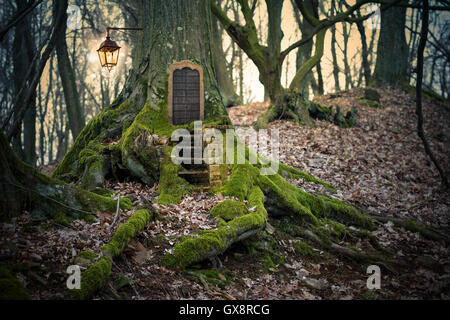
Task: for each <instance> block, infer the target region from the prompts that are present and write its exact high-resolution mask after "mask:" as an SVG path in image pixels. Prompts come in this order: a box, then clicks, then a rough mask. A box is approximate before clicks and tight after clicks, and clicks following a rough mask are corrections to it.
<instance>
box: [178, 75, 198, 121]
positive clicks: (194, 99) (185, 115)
mask: <svg viewBox="0 0 450 320" xmlns="http://www.w3.org/2000/svg"><path fill="white" fill-rule="evenodd" d="M172 81H173V86H172V90H173V92H172V99H173V101H172V104H173V110H172V112H173V114H172V122H173V124H185V123H189V122H191V121H195V120H200V119H201V117H200V74H199V72H198V71H197V70H192V69H190V68H188V67H186V68H183V69H177V70H174V71H173V79H172Z"/></svg>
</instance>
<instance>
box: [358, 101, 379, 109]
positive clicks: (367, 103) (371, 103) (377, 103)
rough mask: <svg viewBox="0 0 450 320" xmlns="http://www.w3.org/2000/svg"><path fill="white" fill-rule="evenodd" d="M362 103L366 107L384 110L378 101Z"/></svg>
mask: <svg viewBox="0 0 450 320" xmlns="http://www.w3.org/2000/svg"><path fill="white" fill-rule="evenodd" d="M363 102H364V103H365V104H366V105H367V106H368V107H371V108H384V106H383V105H382V104H381V103H379V102H378V101H372V100H364V101H363Z"/></svg>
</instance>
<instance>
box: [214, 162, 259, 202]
mask: <svg viewBox="0 0 450 320" xmlns="http://www.w3.org/2000/svg"><path fill="white" fill-rule="evenodd" d="M231 167H232V173H231V177H230V181H228V182H227V183H226V184H225V186H224V187H223V188H222V193H223V194H224V195H227V196H232V197H236V198H238V199H241V200H245V199H246V197H247V194H248V192H249V189H250V187H251V186H252V184H253V176H254V175H255V174H256V172H255V170H256V171H257V169H256V168H255V167H253V166H251V165H249V164H235V165H232V166H231Z"/></svg>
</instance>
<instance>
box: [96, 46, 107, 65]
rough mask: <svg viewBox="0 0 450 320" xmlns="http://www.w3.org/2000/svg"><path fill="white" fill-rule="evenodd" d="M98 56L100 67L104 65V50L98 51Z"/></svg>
mask: <svg viewBox="0 0 450 320" xmlns="http://www.w3.org/2000/svg"><path fill="white" fill-rule="evenodd" d="M98 57H99V59H100V64H101V65H102V67H104V66H105V65H106V56H105V52H104V51H101V50H100V51H98Z"/></svg>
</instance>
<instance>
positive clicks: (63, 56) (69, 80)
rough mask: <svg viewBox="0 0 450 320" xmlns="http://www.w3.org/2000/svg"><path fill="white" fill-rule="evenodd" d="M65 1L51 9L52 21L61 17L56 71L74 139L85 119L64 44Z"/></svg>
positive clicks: (59, 2) (57, 42) (58, 2)
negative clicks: (62, 90) (59, 78)
mask: <svg viewBox="0 0 450 320" xmlns="http://www.w3.org/2000/svg"><path fill="white" fill-rule="evenodd" d="M66 10H67V0H65V1H59V0H58V1H56V0H55V4H54V9H53V16H54V19H56V18H57V16H58V14H60V15H62V19H63V21H64V22H63V23H62V30H60V32H59V33H58V37H57V40H56V54H57V57H58V71H59V75H60V77H61V82H62V86H63V88H64V100H65V102H66V107H67V114H68V118H69V126H70V130H71V131H72V137H73V139H74V140H75V138H76V137H77V136H78V134H79V133H80V132H81V130H82V129H83V127H84V125H85V118H84V115H83V110H82V108H81V104H80V96H79V95H78V89H77V85H76V82H75V72H74V70H73V68H72V64H71V62H70V59H69V53H68V51H67V43H66V28H67V12H66Z"/></svg>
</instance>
